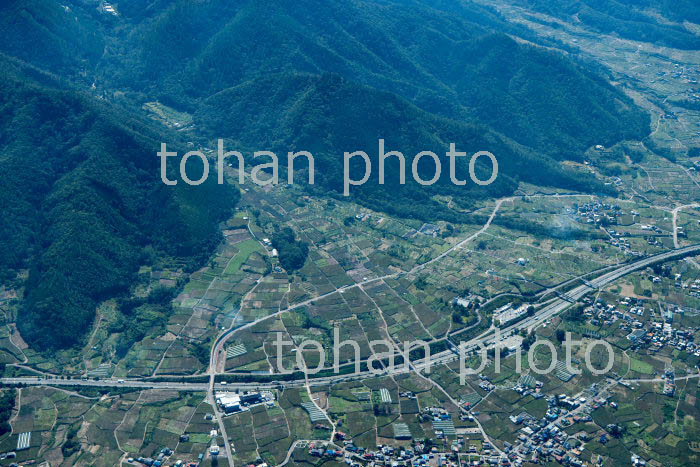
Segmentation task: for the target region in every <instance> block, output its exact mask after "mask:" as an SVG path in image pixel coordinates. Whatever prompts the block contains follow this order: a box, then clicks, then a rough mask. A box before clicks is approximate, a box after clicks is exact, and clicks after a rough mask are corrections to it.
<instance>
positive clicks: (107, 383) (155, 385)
mask: <svg viewBox="0 0 700 467" xmlns="http://www.w3.org/2000/svg"><path fill="white" fill-rule="evenodd" d="M693 254H700V245H690V246H687V247H684V248H679V249H676V250H670V251H666V252H663V253H659V254H657V255H654V256H649V257H646V258H642V259H639V260H637V261H634V262H632V263H628V264H625V265H622V266H620V267H619V268H616V269H615V270H613V271H609V272H606V273H604V274H602V275H600V276H598V277H597V278H595V279H590V280H589V281H587V283H586V284H581V285H579V286H577V287H575V288H574V289H572V290H569V291H568V292H566V294H565V296H566V298H561V297H560V298H556V299H554V300H550V301H549V304H548V305H546V306H545V307H543V308H541V309H539V310H537V311H536V312H535V314H534V315H533V316H529V317H527V318H525V319H524V320H522V321H520V322H518V323H515V324H512V325H510V326H506V327H505V328H502V329H501V330H500V335H501V336H506V335H509V334H510V333H512V332H517V331H518V330H520V329H528V330H531V329H534V328H535V327H537V326H539V325H541V324H542V323H544V322H545V321H546V320H548V319H551V318H552V317H554V316H556V315H557V314H559V313H561V312H562V311H564V310H566V309H567V308H569V307H570V306H572V302H573V303H575V302H576V301H578V300H580V299H581V298H583V296H585V295H586V294H588V293H589V292H591V291H594V290H596V289H599V288H602V287H605V286H607V285H609V284H611V283H613V282H614V281H616V280H618V279H619V278H621V277H623V276H625V275H627V274H630V273H632V272H635V271H639V270H640V269H644V268H646V267H648V266H651V265H653V264H655V263H659V262H665V261H669V260H674V259H679V258H682V257H685V256H688V255H693ZM374 280H377V279H374ZM242 327H248V326H247V325H246V326H242ZM242 327H237V328H232V329H230V330H229V331H227V332H226V333H224V334H223V335H222V336H220V338H219V340H218V342H217V344H216V345H215V346H214V347H215V354H216V353H221V354H223V345H222V344H223V343H224V342H225V341H226V339H225V337H227V336H230V335H231V334H232V333H233V332H235V331H236V330H238V329H241V328H242ZM495 338H496V335H495V332H491V333H488V334H486V335H482V336H479V337H477V338H474V339H472V340H469V341H467V342H465V343H463V344H462V347H463V349H465V350H466V351H472V350H476V349H480V348H482V347H483V348H489V347H492V346H493V345H494V341H495ZM456 358H457V355H455V352H454V351H451V350H445V351H443V352H440V353H436V354H434V355H431V356H430V358H429V360H425V359H424V360H418V361H414V362H412V366H414V367H415V369H417V370H424V369H426V368H428V367H429V366H433V365H437V364H440V363H447V362H450V361H454V360H455V359H456ZM212 360H213V362H212V363H215V362H216V360H218V359H215V358H212ZM216 363H218V362H216ZM212 367H214V368H211V369H210V370H213V369H216V370H218V368H215V365H212ZM407 371H408V369H406V368H404V366H403V365H400V366H397V367H396V368H393V369H390V370H389V371H386V372H382V373H381V374H386V373H390V374H400V373H406V372H407ZM216 373H220V371H215V372H212V374H211V375H210V376H211V380H210V383H181V382H160V381H159V382H156V381H143V380H134V379H125V380H122V381H123V382H120V380H117V379H103V380H99V381H95V380H77V379H73V380H63V379H47V378H43V379H42V378H37V377H21V378H2V379H0V381H2V382H3V383H5V384H19V383H22V384H27V385H54V386H88V387H89V386H93V387H128V388H136V389H173V390H179V391H205V392H213V391H212V389H214V390H217V391H221V390H226V389H229V390H254V389H268V388H274V387H277V386H280V385H283V386H286V387H293V386H304V384H305V381H304V379H299V380H294V381H279V382H274V381H273V382H248V383H229V384H221V383H217V384H216V385H214V386H212V385H211V384H212V381H213V379H214V378H213V377H214V375H215V374H216ZM376 373H378V372H375V374H376ZM251 376H253V375H251ZM369 376H372V373H370V372H369V371H362V372H359V373H352V374H349V375H333V376H329V377H323V378H310V381H311V382H313V383H314V384H329V383H334V382H340V381H347V380H353V379H361V378H366V377H369Z"/></svg>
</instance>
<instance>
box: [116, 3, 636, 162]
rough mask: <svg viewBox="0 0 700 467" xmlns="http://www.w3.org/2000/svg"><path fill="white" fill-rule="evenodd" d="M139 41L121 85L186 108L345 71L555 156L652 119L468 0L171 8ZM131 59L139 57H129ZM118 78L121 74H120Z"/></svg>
mask: <svg viewBox="0 0 700 467" xmlns="http://www.w3.org/2000/svg"><path fill="white" fill-rule="evenodd" d="M161 5H163V8H162V9H161V11H160V12H159V13H158V14H154V15H153V16H152V17H149V18H146V19H141V20H140V23H139V24H138V26H136V27H135V28H134V30H133V32H132V33H131V34H130V36H129V37H130V40H129V44H130V47H131V48H133V49H134V50H135V51H136V52H135V55H134V57H135V58H133V62H130V63H129V66H120V67H119V70H121V76H122V78H121V80H122V81H121V82H122V83H124V84H127V83H131V84H130V87H132V88H133V87H134V83H139V84H138V86H140V88H141V89H143V90H146V92H147V93H149V94H156V95H158V96H159V97H160V99H162V100H164V101H166V102H169V103H172V104H174V105H176V106H179V107H184V108H189V109H191V110H193V109H196V107H197V105H198V103H199V102H200V101H201V100H202V99H204V98H207V97H209V96H210V95H212V94H215V93H217V92H219V91H222V90H224V89H226V88H228V87H232V86H237V85H239V84H241V83H244V82H246V81H249V80H252V79H257V78H259V77H263V76H266V75H269V74H273V73H280V72H300V73H312V74H323V73H337V74H339V75H341V76H343V77H345V78H346V79H348V80H350V81H354V82H358V83H361V84H365V85H368V86H371V87H374V88H377V89H380V90H384V91H389V92H392V93H395V94H398V95H400V96H402V97H404V98H406V99H408V100H410V101H411V102H413V103H415V104H416V105H417V106H419V107H420V108H422V109H424V110H427V111H429V112H432V113H435V114H438V115H441V116H446V117H450V118H455V119H459V120H461V121H468V122H480V123H484V124H486V125H487V126H490V127H492V128H493V129H495V130H496V131H498V132H501V133H504V134H505V135H506V136H508V137H510V138H512V139H514V140H515V141H517V142H519V143H521V144H525V145H528V146H530V147H532V148H534V149H536V150H537V151H539V152H543V153H546V154H548V155H550V156H552V157H555V158H557V159H566V158H574V159H575V158H577V157H579V154H580V153H581V152H582V151H583V150H584V149H585V148H587V147H589V146H591V145H592V144H607V143H610V142H612V141H616V140H619V139H621V138H626V137H641V136H643V135H644V134H645V132H646V130H647V128H648V122H647V118H646V116H645V115H643V114H641V113H640V112H639V111H637V110H636V109H635V108H634V106H633V105H632V104H631V101H630V100H629V99H627V98H625V97H624V96H623V94H622V93H620V92H618V91H617V90H615V89H613V88H612V87H611V86H610V85H609V84H607V83H606V82H605V81H604V80H602V79H601V78H600V77H598V76H596V75H594V74H592V73H590V72H588V71H586V70H585V69H584V68H583V67H581V66H578V65H576V64H575V63H574V62H572V61H571V60H568V59H567V58H565V57H564V56H563V55H561V54H560V53H555V52H551V51H547V50H545V49H543V48H538V47H533V46H530V45H524V44H518V43H516V42H515V41H514V40H513V39H511V38H509V37H508V36H506V35H504V34H501V33H496V32H494V31H493V29H498V30H501V29H504V30H508V29H509V28H511V29H512V26H503V25H504V24H506V23H505V22H503V21H502V20H500V17H498V16H497V15H496V14H495V13H493V12H489V11H488V10H484V9H483V7H479V6H476V5H474V4H471V3H469V2H461V3H457V4H455V3H449V2H431V1H424V0H384V1H371V2H366V1H358V0H354V1H350V2H348V1H337V0H297V1H289V0H262V1H260V0H255V1H252V0H238V1H233V2H231V1H222V0H212V1H208V2H181V1H176V2H171V3H168V4H167V5H168V7H167V8H166V7H164V4H162V3H161ZM125 60H132V57H131V56H127V57H126V58H125ZM115 74H117V75H120V72H117V73H115Z"/></svg>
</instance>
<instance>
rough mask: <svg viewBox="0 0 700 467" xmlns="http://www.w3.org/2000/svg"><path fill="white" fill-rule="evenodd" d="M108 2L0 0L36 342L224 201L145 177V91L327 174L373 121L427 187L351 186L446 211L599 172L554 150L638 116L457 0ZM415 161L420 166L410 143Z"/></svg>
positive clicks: (627, 130) (203, 189) (571, 148)
mask: <svg viewBox="0 0 700 467" xmlns="http://www.w3.org/2000/svg"><path fill="white" fill-rule="evenodd" d="M523 1H525V0H523ZM533 1H534V0H533ZM601 1H602V0H601ZM620 1H623V0H620ZM591 2H593V0H588V3H591ZM113 4H114V6H115V7H116V9H117V13H116V14H112V13H108V12H107V11H105V10H104V9H102V8H101V7H100V2H97V1H94V0H77V1H75V2H64V3H60V2H57V1H55V0H46V1H39V0H9V1H6V2H2V3H0V34H2V37H3V39H2V40H1V41H0V51H2V52H3V53H5V54H7V56H10V57H13V58H6V57H4V56H3V58H2V60H1V61H0V69H2V72H0V73H1V76H0V78H1V81H0V110H2V114H0V169H2V170H3V173H6V174H11V176H7V177H4V178H3V179H2V180H1V181H0V202H1V203H0V207H1V208H0V209H2V213H1V214H2V216H3V220H4V221H5V222H4V223H3V224H2V225H0V234H1V235H0V271H2V272H3V274H4V278H5V279H7V278H9V277H13V276H14V273H15V272H16V271H17V269H19V268H25V267H27V268H29V270H30V274H29V279H28V281H27V284H26V285H27V287H26V300H25V302H24V311H23V314H22V316H21V317H20V319H19V320H18V322H19V323H20V329H21V330H22V334H23V336H24V337H25V338H26V339H27V340H28V341H29V342H30V344H32V345H35V346H38V347H44V348H47V347H64V346H67V345H72V344H74V343H76V342H77V339H78V338H79V337H80V335H79V333H78V334H76V333H75V329H81V330H85V329H87V328H88V326H89V323H90V322H91V320H92V318H93V316H94V310H95V306H96V305H97V304H98V303H99V301H100V300H102V299H104V298H106V297H111V296H114V295H115V294H119V293H121V292H122V291H124V290H126V289H127V288H128V287H129V285H130V284H131V282H132V277H133V274H134V271H135V270H136V268H137V266H138V265H139V264H141V263H142V262H143V250H144V248H145V247H147V246H151V247H153V248H155V249H156V250H157V251H159V252H162V253H163V254H166V255H173V256H178V257H183V258H185V259H186V260H187V261H189V262H190V263H192V264H194V263H196V262H197V261H198V260H201V259H202V258H204V257H206V256H207V255H208V254H209V253H210V252H211V249H212V247H213V245H214V244H215V243H216V241H217V238H218V234H217V223H218V221H219V220H220V219H222V218H223V216H224V215H225V213H226V212H227V210H228V209H229V208H230V207H231V206H232V205H233V204H234V203H235V200H236V196H237V195H236V194H235V193H230V192H228V191H227V190H226V189H224V188H222V187H219V186H216V185H212V184H205V185H201V186H197V187H191V188H189V187H186V186H184V185H183V184H179V185H178V186H177V187H174V188H171V187H165V186H164V185H163V184H162V183H161V182H160V179H159V171H158V162H159V160H158V158H157V157H156V156H155V153H156V151H157V150H158V149H159V143H160V141H167V142H171V143H172V144H173V146H174V147H175V146H177V141H178V140H179V135H180V133H177V132H169V130H167V129H166V128H165V127H163V126H160V125H158V124H156V123H153V122H150V121H149V120H147V119H145V118H144V117H143V116H142V111H141V107H142V105H143V104H144V103H145V102H150V101H154V100H158V101H160V102H162V103H164V104H166V105H169V106H172V107H174V108H175V109H176V110H180V111H187V112H190V113H192V114H194V115H195V129H194V130H193V131H192V132H191V133H189V134H188V138H190V137H191V138H192V139H193V140H195V141H198V142H202V143H204V142H207V140H210V139H212V138H218V137H228V138H230V140H234V141H238V142H240V143H241V144H242V145H244V146H245V148H246V149H247V150H258V149H276V150H280V151H283V153H284V154H286V151H287V150H291V149H299V150H301V149H303V150H309V151H312V152H314V155H315V156H316V157H317V162H318V165H317V171H316V172H317V180H318V182H317V183H318V184H319V186H320V188H321V189H323V190H326V192H334V193H337V192H338V191H340V190H341V189H342V184H341V179H340V174H341V171H342V154H343V152H344V151H354V150H365V151H366V152H367V153H368V154H370V155H372V156H376V154H377V147H376V145H377V140H378V139H379V138H384V139H385V140H386V141H387V149H388V150H392V149H395V150H400V151H402V152H404V154H405V155H406V157H407V159H408V166H407V172H408V173H407V175H408V177H407V178H408V179H409V181H410V179H411V176H410V161H411V159H412V157H413V156H414V155H415V154H416V153H417V152H419V151H424V150H432V151H434V152H436V153H437V154H440V155H443V174H442V175H443V176H442V179H441V180H440V182H439V183H437V184H436V185H435V186H433V187H419V186H417V185H416V184H415V183H410V182H409V183H407V184H406V185H405V186H399V185H398V184H397V178H398V177H397V176H396V172H395V169H396V167H395V166H391V164H395V162H391V164H390V168H389V170H388V174H389V176H388V177H387V184H386V185H378V184H377V183H376V179H375V180H373V181H372V182H371V183H367V184H366V185H365V186H363V187H361V188H356V189H355V190H354V191H353V192H354V193H355V194H356V199H357V200H358V201H359V202H361V203H363V204H366V205H368V206H372V207H373V208H378V209H383V210H385V211H387V212H390V213H395V214H399V215H402V216H412V217H420V218H425V219H427V218H431V219H432V218H442V219H452V220H457V221H458V220H459V219H460V217H459V216H461V214H458V213H457V212H456V211H453V210H450V209H447V208H446V207H445V206H444V205H442V204H440V203H438V202H437V201H435V200H434V195H437V194H441V195H451V196H453V197H454V199H455V203H456V205H457V206H460V205H461V206H462V207H469V206H470V203H472V202H473V200H474V199H476V198H479V197H492V196H503V195H507V194H510V193H512V192H513V191H514V190H515V189H516V188H517V184H518V182H519V181H527V182H530V183H535V184H539V185H546V186H557V187H563V188H566V189H572V190H582V191H594V192H601V191H605V190H609V188H606V187H604V186H602V185H601V184H600V183H598V182H596V181H595V180H593V179H592V178H586V177H581V176H580V175H577V176H574V175H573V174H572V173H571V172H570V171H568V170H567V169H565V168H564V166H563V165H562V164H560V162H561V161H564V160H581V158H582V155H583V152H584V151H585V150H586V149H587V148H589V147H590V146H591V145H593V144H605V145H608V144H612V143H614V142H616V141H619V140H621V139H626V138H639V139H641V138H642V137H644V136H645V135H646V134H647V133H648V126H649V123H648V117H647V115H646V114H644V113H643V112H642V111H641V110H640V109H638V108H637V107H635V105H634V104H633V102H632V101H631V100H630V99H629V98H627V97H626V96H625V95H624V94H623V93H622V92H621V91H620V90H618V89H616V88H615V87H613V86H611V85H610V84H609V83H608V82H607V81H606V80H605V78H604V77H601V76H599V75H598V74H596V73H595V72H593V71H591V69H590V67H587V66H586V65H585V64H584V63H580V62H578V61H577V59H576V57H573V56H567V55H564V54H563V53H561V52H559V51H553V50H551V49H549V48H547V47H544V46H546V45H552V44H551V43H547V42H538V41H543V39H538V38H536V37H534V36H533V35H532V33H530V32H528V31H526V30H524V29H521V28H520V27H519V26H517V25H513V24H510V23H508V22H507V21H505V20H504V19H503V18H502V17H501V16H500V15H499V14H498V13H497V12H495V11H494V10H492V9H490V8H488V7H484V6H481V5H477V4H475V3H471V2H469V1H461V2H455V1H448V0H198V1H193V0H149V1H142V0H120V1H118V2H117V1H114V2H113ZM591 4H592V3H591ZM664 5H665V4H664ZM669 5H670V4H669ZM591 8H592V7H591ZM669 8H672V6H669ZM673 11H677V12H678V14H679V15H681V16H683V17H684V18H689V19H690V18H692V15H693V13H692V11H690V12H689V11H686V10H681V9H678V8H676V9H674V10H673ZM684 11H685V12H684ZM669 27H671V26H669ZM679 34H681V35H682V34H685V33H683V32H682V31H681V32H679ZM515 36H519V37H520V38H526V39H527V40H528V41H530V42H537V45H535V44H533V43H527V42H526V41H522V40H516V39H515ZM682 40H686V37H685V36H683V37H682ZM19 61H22V63H20V62H19ZM24 62H26V63H28V64H30V65H27V64H25V63H24ZM98 97H100V98H103V99H98ZM450 142H454V143H456V144H457V145H458V149H460V150H462V151H465V152H468V153H469V154H471V153H473V152H475V151H478V150H488V151H491V152H492V153H494V154H496V157H497V158H498V160H499V162H500V170H501V172H500V175H499V178H498V179H497V181H496V183H494V184H493V185H491V186H489V187H488V188H483V187H475V186H474V185H473V184H468V185H467V186H466V187H462V186H455V185H453V184H452V183H450V182H449V179H448V164H447V161H446V160H445V158H444V154H445V151H446V150H447V149H448V144H449V143H450ZM231 149H233V148H231ZM180 153H182V151H180ZM465 163H466V161H463V162H462V163H461V165H460V167H459V168H458V173H460V174H464V173H466V167H465ZM173 165H174V164H173ZM375 167H376V166H375ZM419 169H420V172H421V174H422V175H424V178H431V177H430V174H432V171H431V170H432V165H431V164H430V162H429V161H428V160H425V161H424V165H421V166H420V167H419ZM480 170H482V169H480ZM374 176H375V177H376V170H375V173H374ZM462 178H464V177H462ZM484 178H488V177H484ZM222 190H223V191H222ZM49 329H50V330H51V332H48V330H49Z"/></svg>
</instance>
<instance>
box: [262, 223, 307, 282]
mask: <svg viewBox="0 0 700 467" xmlns="http://www.w3.org/2000/svg"><path fill="white" fill-rule="evenodd" d="M271 242H272V246H273V247H274V248H276V249H277V251H278V252H279V259H280V264H281V265H282V267H283V268H284V269H286V270H287V271H296V270H297V269H301V268H302V267H303V266H304V263H305V262H306V258H307V256H308V255H309V245H308V244H307V243H305V242H302V241H299V240H297V238H296V236H295V235H294V231H293V230H292V229H290V228H289V227H285V228H283V229H281V230H279V231H277V232H275V233H274V234H273V235H272V238H271Z"/></svg>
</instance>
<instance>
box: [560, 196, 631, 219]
mask: <svg viewBox="0 0 700 467" xmlns="http://www.w3.org/2000/svg"><path fill="white" fill-rule="evenodd" d="M569 212H570V213H573V214H574V215H575V216H576V217H577V218H578V220H579V222H583V223H586V224H595V225H615V224H617V219H618V218H619V217H620V216H623V215H624V214H625V213H624V211H623V210H622V208H621V207H620V206H618V205H616V204H608V203H602V202H600V201H591V202H590V203H585V204H574V206H573V209H572V210H570V211H569Z"/></svg>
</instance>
